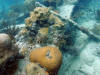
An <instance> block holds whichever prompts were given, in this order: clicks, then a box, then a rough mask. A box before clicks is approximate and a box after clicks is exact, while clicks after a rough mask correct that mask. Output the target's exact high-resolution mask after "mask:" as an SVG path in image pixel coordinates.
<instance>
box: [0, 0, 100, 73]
mask: <svg viewBox="0 0 100 75" xmlns="http://www.w3.org/2000/svg"><path fill="white" fill-rule="evenodd" d="M25 1H26V3H25ZM28 1H29V2H28ZM31 1H32V2H31ZM37 1H39V2H40V3H41V4H43V5H44V6H46V7H49V8H50V9H51V10H52V11H55V12H57V14H59V15H60V18H61V17H62V18H63V19H64V20H66V19H67V18H70V19H72V20H73V21H74V23H75V24H73V23H72V22H70V21H68V22H67V21H66V26H65V28H64V29H65V30H64V29H58V30H62V31H63V32H64V31H65V33H64V35H70V36H68V38H67V39H66V41H67V44H66V45H63V47H62V48H61V52H62V53H63V59H62V60H63V62H62V65H61V68H60V70H59V72H58V75H100V64H99V62H100V0H59V2H58V4H57V2H55V1H52V0H51V2H48V1H47V0H0V33H7V34H9V33H11V35H13V38H15V39H16V40H17V41H16V43H20V44H21V46H23V45H22V44H23V43H21V40H22V39H23V36H22V37H19V38H17V37H16V36H17V35H19V32H20V30H21V28H23V27H25V19H26V18H27V17H29V16H30V12H32V11H33V10H34V9H35V8H36V7H37V6H35V2H37ZM66 16H68V17H66ZM63 19H62V20H63ZM44 22H47V21H44ZM37 23H38V22H37ZM50 23H51V24H53V22H50ZM32 25H34V24H32ZM75 25H76V26H78V27H80V29H79V28H77V27H76V26H75ZM12 27H16V28H17V27H18V29H15V31H13V30H11V28H12ZM41 27H42V26H41ZM26 28H27V27H26ZM38 28H39V27H38ZM38 28H37V29H38ZM62 28H63V27H62ZM37 29H36V30H37ZM10 30H11V31H10ZM51 30H53V29H52V28H51ZM9 31H10V32H9ZM30 31H31V32H32V33H33V32H34V33H37V32H35V31H34V30H32V29H31V30H30ZM55 31H56V30H55ZM51 32H53V31H51ZM32 33H30V34H26V35H25V36H24V37H26V38H27V36H28V35H30V36H31V37H33V34H32ZM62 34H63V33H62ZM91 34H93V36H92V35H91ZM34 35H35V34H34ZM49 35H50V34H49ZM94 36H96V38H95V37H94ZM24 39H25V38H24ZM28 39H30V38H28ZM25 40H26V39H25ZM25 40H24V43H25V42H26V41H25ZM46 40H47V39H46ZM20 44H19V45H20ZM25 44H26V45H27V43H25ZM47 45H51V44H50V43H48V44H47ZM36 47H38V45H37V43H36ZM23 63H24V62H23V60H22V61H20V64H19V65H18V69H17V70H16V72H15V73H14V74H13V75H20V74H18V73H17V71H19V69H20V67H23V65H24V64H23ZM98 66H99V67H98ZM3 70H4V69H3ZM5 72H6V71H5ZM0 75H9V74H7V73H4V74H3V72H2V70H1V69H0ZM23 75H24V74H23Z"/></svg>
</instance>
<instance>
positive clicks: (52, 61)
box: [30, 46, 62, 72]
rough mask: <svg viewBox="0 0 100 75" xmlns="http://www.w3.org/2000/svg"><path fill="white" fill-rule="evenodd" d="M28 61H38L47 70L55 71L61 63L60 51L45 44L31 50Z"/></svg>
mask: <svg viewBox="0 0 100 75" xmlns="http://www.w3.org/2000/svg"><path fill="white" fill-rule="evenodd" d="M30 61H31V62H37V63H39V64H40V65H41V66H42V67H45V68H46V69H47V71H49V72H55V71H57V70H58V69H59V67H60V65H61V62H62V53H61V52H60V50H59V49H58V48H56V47H52V46H45V47H41V48H37V49H35V50H33V51H32V52H31V53H30Z"/></svg>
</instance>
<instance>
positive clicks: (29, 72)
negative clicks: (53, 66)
mask: <svg viewBox="0 0 100 75" xmlns="http://www.w3.org/2000/svg"><path fill="white" fill-rule="evenodd" d="M26 75H49V74H48V72H46V71H45V70H44V69H43V68H41V67H40V66H39V65H38V64H36V63H30V64H28V65H27V66H26Z"/></svg>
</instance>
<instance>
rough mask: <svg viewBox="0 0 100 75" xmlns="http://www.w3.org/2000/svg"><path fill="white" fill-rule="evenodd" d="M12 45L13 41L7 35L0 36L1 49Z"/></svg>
mask: <svg viewBox="0 0 100 75" xmlns="http://www.w3.org/2000/svg"><path fill="white" fill-rule="evenodd" d="M10 45H11V39H10V37H9V36H8V35H7V34H4V33H2V34H0V48H5V47H8V46H10Z"/></svg>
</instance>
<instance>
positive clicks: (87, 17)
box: [16, 0, 100, 75]
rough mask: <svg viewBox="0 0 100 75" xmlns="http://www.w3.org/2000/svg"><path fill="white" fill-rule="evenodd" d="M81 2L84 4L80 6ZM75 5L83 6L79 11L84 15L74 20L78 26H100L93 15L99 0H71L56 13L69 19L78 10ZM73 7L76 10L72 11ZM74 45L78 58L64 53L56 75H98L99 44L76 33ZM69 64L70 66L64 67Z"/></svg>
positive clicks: (21, 64) (99, 71)
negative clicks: (77, 48) (77, 51)
mask: <svg viewBox="0 0 100 75" xmlns="http://www.w3.org/2000/svg"><path fill="white" fill-rule="evenodd" d="M66 1H67V0H66ZM71 1H72V0H71ZM78 2H80V3H78ZM82 2H84V3H83V4H82ZM77 4H80V6H84V8H83V9H80V11H81V12H82V13H84V14H83V15H82V16H81V17H79V18H77V19H75V21H76V22H77V23H78V24H79V25H80V26H83V27H85V28H87V29H89V30H91V29H92V28H93V27H94V25H95V24H97V23H99V24H100V22H98V21H97V20H96V18H95V16H96V15H95V14H94V13H95V11H96V10H98V9H99V10H100V0H90V1H89V0H79V1H77V0H75V1H74V0H73V1H72V2H69V3H64V4H63V5H62V6H60V7H58V11H59V13H60V15H61V16H62V17H68V18H70V17H72V16H73V14H75V13H76V12H77V11H78V10H79V9H78V8H77V7H76V6H78V5H77ZM75 7H76V8H77V10H75V9H74V8H75ZM88 10H90V11H88ZM66 14H67V16H66ZM22 25H24V24H22ZM99 36H100V35H99ZM75 44H76V46H77V47H79V54H78V56H76V57H74V58H72V57H71V56H68V55H67V53H65V54H64V56H63V63H62V66H61V68H60V70H59V73H58V75H100V42H95V41H93V40H90V39H89V38H88V36H87V35H86V34H84V33H82V32H80V31H77V38H76V42H75ZM70 59H72V60H70ZM69 60H70V61H69ZM27 63H28V62H27ZM69 63H70V66H68V67H66V65H67V64H69ZM24 65H25V62H24V60H21V61H20V62H19V68H22V69H23V67H24ZM16 72H17V71H16Z"/></svg>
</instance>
